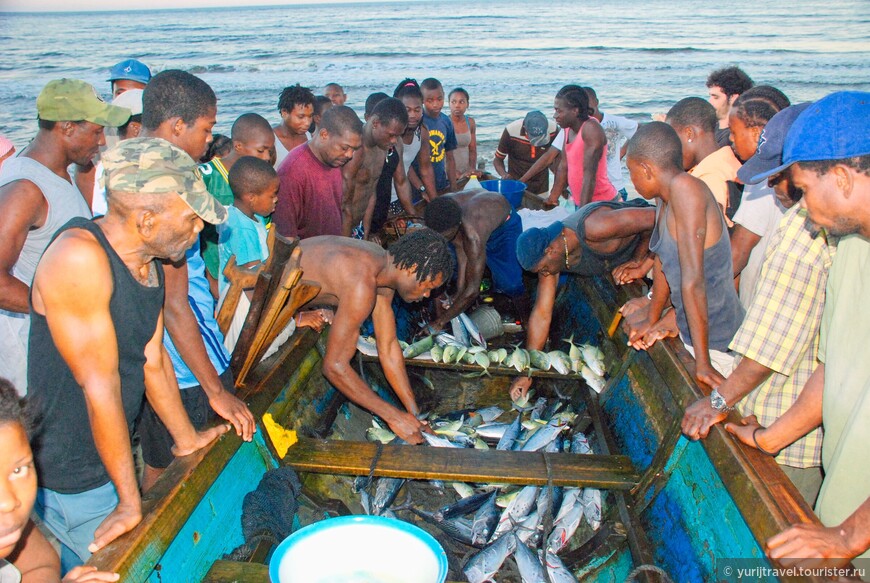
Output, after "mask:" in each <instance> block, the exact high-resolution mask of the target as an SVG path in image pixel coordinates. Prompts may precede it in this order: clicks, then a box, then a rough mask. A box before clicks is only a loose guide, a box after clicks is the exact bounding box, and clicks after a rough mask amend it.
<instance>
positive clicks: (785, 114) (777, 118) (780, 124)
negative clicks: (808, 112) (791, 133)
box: [737, 102, 812, 184]
mask: <svg viewBox="0 0 870 583" xmlns="http://www.w3.org/2000/svg"><path fill="white" fill-rule="evenodd" d="M810 105H812V102H807V103H801V104H798V105H792V106H790V107H786V108H785V109H783V110H782V111H780V112H779V113H777V114H776V115H774V116H773V117H772V118H770V121H768V122H767V125H766V126H764V129H763V130H761V135H760V136H758V149H757V150H755V154H754V155H753V156H752V157H751V158H750V159H749V160H747V161H746V163H745V164H744V165H743V166H741V167H740V170H738V171H737V178H738V179H740V182H742V183H743V184H758V183H759V182H761V181H762V180H764V179H766V178H768V177H770V176H773V174H774V173H775V170H776V167H777V166H779V165H780V164H782V148H783V146H784V145H785V136H786V135H787V134H788V130H789V128H790V127H791V125H792V124H793V123H794V121H795V120H796V119H797V118H798V116H799V115H800V114H801V113H802V112H803V111H804V110H805V109H806V108H808V107H809V106H810Z"/></svg>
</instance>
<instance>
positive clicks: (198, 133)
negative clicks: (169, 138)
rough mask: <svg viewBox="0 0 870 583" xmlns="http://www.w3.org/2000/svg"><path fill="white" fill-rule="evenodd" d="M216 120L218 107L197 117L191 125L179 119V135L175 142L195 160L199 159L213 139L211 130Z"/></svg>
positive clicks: (177, 128) (177, 129) (177, 127)
mask: <svg viewBox="0 0 870 583" xmlns="http://www.w3.org/2000/svg"><path fill="white" fill-rule="evenodd" d="M216 122H217V108H216V107H215V108H212V109H211V110H209V112H208V113H207V114H206V115H204V116H202V117H198V118H196V121H194V122H193V123H192V124H190V125H187V124H186V123H184V122H183V121H182V120H180V119H179V120H178V122H177V125H176V131H177V133H178V137H177V138H176V140H175V142H174V143H175V145H176V146H178V147H179V148H181V149H182V150H184V151H185V152H187V153H188V155H189V156H190V157H191V158H193V159H194V160H199V159H200V158H202V156H203V154H205V151H206V150H207V149H208V145H209V144H210V143H211V141H212V135H211V130H212V128H213V127H214V124H215V123H216Z"/></svg>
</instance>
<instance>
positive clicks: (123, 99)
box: [112, 89, 142, 115]
mask: <svg viewBox="0 0 870 583" xmlns="http://www.w3.org/2000/svg"><path fill="white" fill-rule="evenodd" d="M112 105H117V106H120V107H126V108H127V109H129V110H130V115H142V90H141V89H128V90H127V91H124V92H123V93H122V94H120V95H119V96H118V97H116V98H115V99H113V100H112Z"/></svg>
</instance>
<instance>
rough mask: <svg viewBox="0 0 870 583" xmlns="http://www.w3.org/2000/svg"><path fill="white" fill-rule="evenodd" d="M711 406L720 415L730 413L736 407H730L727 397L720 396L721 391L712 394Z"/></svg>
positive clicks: (714, 390) (713, 391)
mask: <svg viewBox="0 0 870 583" xmlns="http://www.w3.org/2000/svg"><path fill="white" fill-rule="evenodd" d="M710 406H711V407H713V408H714V409H715V410H716V411H719V412H720V413H728V412H730V411H733V410H734V407H729V406H728V403H727V402H726V401H725V397H723V396H722V395H721V394H719V391H718V390H716V389H713V390H712V391H711V392H710Z"/></svg>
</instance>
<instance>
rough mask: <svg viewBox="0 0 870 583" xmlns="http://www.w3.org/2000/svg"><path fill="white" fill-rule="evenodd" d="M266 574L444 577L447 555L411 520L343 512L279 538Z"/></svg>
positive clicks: (295, 580) (389, 579)
mask: <svg viewBox="0 0 870 583" xmlns="http://www.w3.org/2000/svg"><path fill="white" fill-rule="evenodd" d="M269 577H270V578H271V580H272V582H273V583H444V580H445V579H446V578H447V555H446V554H445V553H444V549H443V548H441V545H439V544H438V541H436V540H435V539H434V538H433V537H432V535H430V534H429V533H428V532H426V531H425V530H423V529H421V528H419V527H417V526H414V525H413V524H409V523H407V522H404V521H401V520H396V519H392V518H384V517H381V516H342V517H339V518H330V519H328V520H322V521H320V522H316V523H314V524H311V525H309V526H306V527H305V528H302V529H300V530H298V531H296V532H294V533H293V534H291V535H290V536H289V537H287V538H286V539H284V542H282V543H281V544H280V545H278V548H277V549H275V552H274V553H273V554H272V559H271V561H270V562H269Z"/></svg>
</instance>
